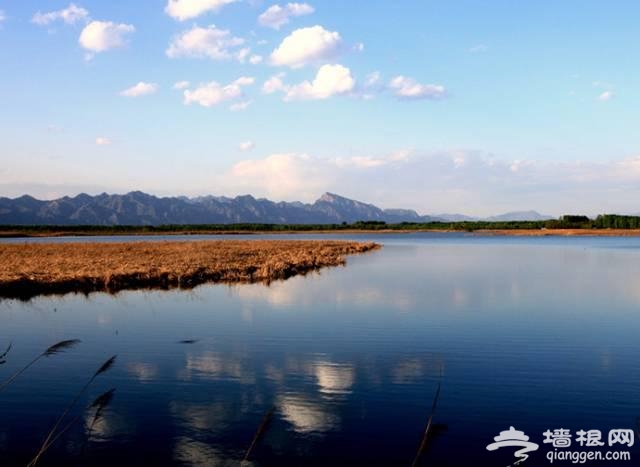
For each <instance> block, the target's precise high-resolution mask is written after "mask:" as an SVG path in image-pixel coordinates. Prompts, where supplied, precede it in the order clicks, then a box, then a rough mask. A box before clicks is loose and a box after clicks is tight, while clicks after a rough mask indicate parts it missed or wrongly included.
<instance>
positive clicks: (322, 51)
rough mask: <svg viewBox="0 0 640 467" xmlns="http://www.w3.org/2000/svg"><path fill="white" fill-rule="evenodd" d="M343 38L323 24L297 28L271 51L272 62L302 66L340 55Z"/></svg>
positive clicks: (280, 64) (273, 63)
mask: <svg viewBox="0 0 640 467" xmlns="http://www.w3.org/2000/svg"><path fill="white" fill-rule="evenodd" d="M341 46H342V38H341V37H340V34H339V33H338V32H335V31H334V32H331V31H327V30H326V29H324V28H323V27H322V26H312V27H309V28H302V29H296V30H295V31H293V32H292V33H291V34H289V35H288V36H287V37H285V38H284V39H283V41H282V42H281V43H280V45H279V46H278V47H277V48H276V49H275V50H274V51H273V52H272V53H271V64H272V65H276V66H289V67H291V68H300V67H303V66H305V65H307V64H309V63H318V62H323V61H326V60H330V59H331V58H334V57H336V56H337V55H338V53H339V52H340V48H341Z"/></svg>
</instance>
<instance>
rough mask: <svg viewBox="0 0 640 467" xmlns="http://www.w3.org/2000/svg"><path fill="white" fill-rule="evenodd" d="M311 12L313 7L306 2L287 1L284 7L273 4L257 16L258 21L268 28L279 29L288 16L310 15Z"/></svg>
mask: <svg viewBox="0 0 640 467" xmlns="http://www.w3.org/2000/svg"><path fill="white" fill-rule="evenodd" d="M313 12H314V9H313V7H312V6H311V5H309V4H307V3H287V4H286V5H285V6H284V7H281V6H280V5H273V6H270V7H269V8H268V9H267V11H265V12H264V13H262V14H261V15H260V16H259V17H258V23H260V24H261V25H262V26H266V27H269V28H273V29H280V28H281V27H282V26H284V25H285V24H287V23H288V22H289V18H290V17H292V16H304V15H310V14H311V13H313Z"/></svg>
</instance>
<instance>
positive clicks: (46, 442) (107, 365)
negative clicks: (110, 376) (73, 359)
mask: <svg viewBox="0 0 640 467" xmlns="http://www.w3.org/2000/svg"><path fill="white" fill-rule="evenodd" d="M115 361H116V356H115V355H114V356H113V357H111V358H109V359H108V360H107V361H105V362H104V363H103V364H102V365H101V366H100V368H98V370H97V371H96V372H95V373H94V374H93V376H91V378H89V381H87V383H86V384H85V385H84V386H83V387H82V389H81V390H80V392H78V394H76V396H75V397H74V399H73V400H72V401H71V403H70V404H69V405H68V406H67V408H66V409H65V410H64V412H62V415H60V417H58V420H57V421H56V423H55V425H54V426H53V428H52V429H51V431H49V434H48V435H47V437H46V439H45V440H44V442H43V443H42V446H40V449H39V450H38V453H37V454H36V456H35V457H34V458H33V460H32V461H31V462H30V463H29V464H28V466H27V467H33V466H35V465H36V464H37V463H38V461H39V460H40V457H41V456H42V454H44V452H45V451H46V450H47V449H49V447H50V446H51V445H52V444H53V441H54V439H57V438H58V437H59V435H61V434H62V433H63V432H64V431H66V429H68V428H65V429H62V430H60V432H57V430H58V427H59V426H60V424H61V423H62V421H63V420H64V419H65V417H66V416H67V415H68V413H69V411H70V410H71V409H72V408H73V407H75V405H76V403H77V402H78V400H79V399H80V397H82V395H83V394H84V393H85V392H86V391H87V389H89V386H90V385H91V383H93V381H94V380H95V379H96V378H97V377H98V376H100V375H101V374H102V373H105V372H107V371H109V369H111V367H113V365H114V363H115ZM105 394H106V393H105ZM103 396H105V395H104V394H103ZM101 397H102V396H101ZM111 397H112V396H111ZM99 399H100V398H98V399H96V401H95V403H97V404H98V406H99V404H100V402H99ZM110 400H111V398H110V397H108V396H105V397H104V398H103V399H102V401H103V403H104V402H105V401H106V402H110ZM71 424H73V421H72V423H71Z"/></svg>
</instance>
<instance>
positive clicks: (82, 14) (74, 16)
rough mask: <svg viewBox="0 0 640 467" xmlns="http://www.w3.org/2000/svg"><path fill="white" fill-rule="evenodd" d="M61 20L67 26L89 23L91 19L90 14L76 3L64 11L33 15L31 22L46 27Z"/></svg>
mask: <svg viewBox="0 0 640 467" xmlns="http://www.w3.org/2000/svg"><path fill="white" fill-rule="evenodd" d="M59 19H60V20H62V21H64V22H65V23H66V24H75V23H77V22H79V21H87V20H88V19H89V12H88V11H87V10H85V9H84V8H82V7H79V6H77V5H75V4H74V3H70V4H69V6H68V7H67V8H65V9H63V10H57V11H51V12H49V13H41V12H39V11H38V12H37V13H36V14H35V15H33V18H31V22H32V23H35V24H38V25H40V26H45V25H47V24H50V23H53V22H54V21H56V20H59Z"/></svg>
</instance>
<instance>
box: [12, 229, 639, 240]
mask: <svg viewBox="0 0 640 467" xmlns="http://www.w3.org/2000/svg"><path fill="white" fill-rule="evenodd" d="M418 232H419V233H433V234H438V233H458V234H460V233H464V234H467V235H470V236H474V235H475V236H487V235H497V236H498V235H499V236H519V237H550V236H559V237H567V236H590V237H640V229H544V228H543V229H524V228H523V229H518V228H513V229H475V230H471V229H470V230H463V229H402V228H394V229H385V228H379V229H355V228H354V229H333V230H332V229H310V230H276V231H274V230H195V231H190V230H185V231H181V230H176V231H144V230H140V231H136V230H134V231H109V230H105V231H99V230H98V231H65V230H60V231H45V232H32V231H28V230H27V231H3V230H2V229H1V228H0V239H2V238H57V237H139V236H144V237H158V236H191V235H192V236H196V237H197V236H205V235H224V236H229V237H233V236H237V235H292V234H301V235H304V234H314V235H317V234H328V235H331V234H334V235H335V234H346V235H352V234H410V233H418Z"/></svg>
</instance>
